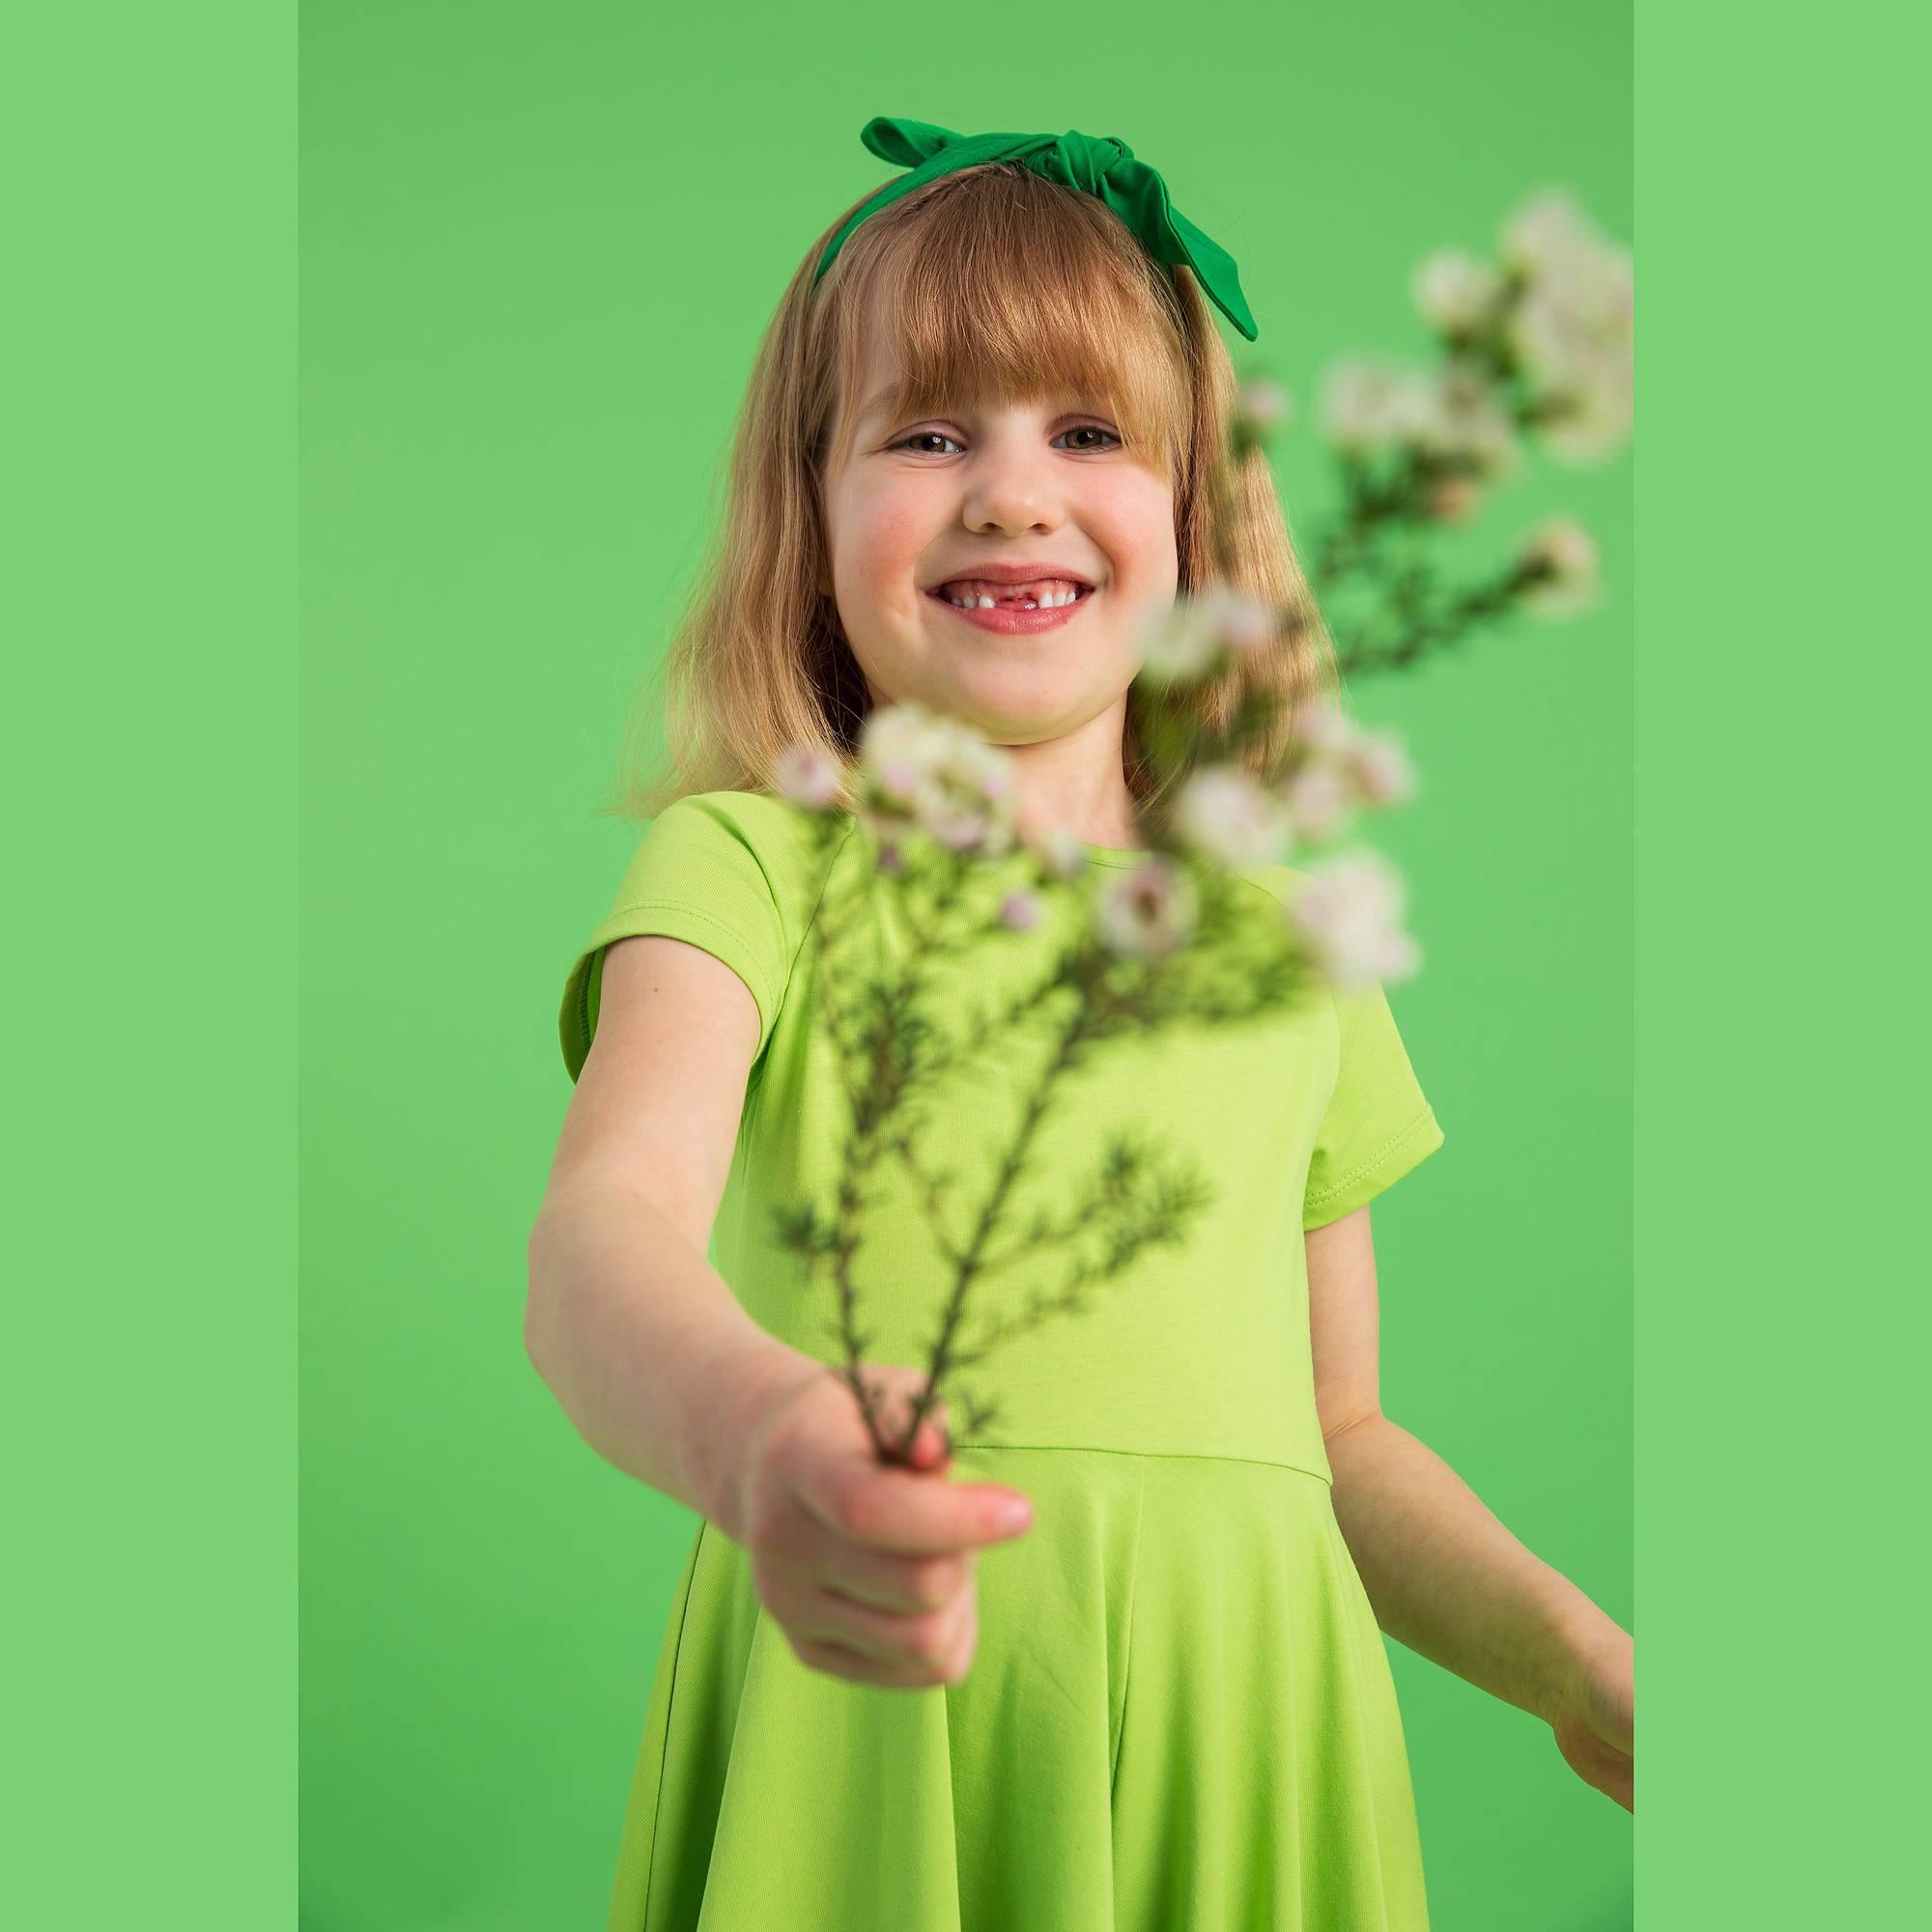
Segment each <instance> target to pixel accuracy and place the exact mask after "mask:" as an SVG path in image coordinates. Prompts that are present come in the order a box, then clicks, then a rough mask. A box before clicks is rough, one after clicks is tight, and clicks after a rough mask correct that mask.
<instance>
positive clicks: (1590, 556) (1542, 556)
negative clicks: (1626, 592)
mask: <svg viewBox="0 0 1932 1932" xmlns="http://www.w3.org/2000/svg"><path fill="white" fill-rule="evenodd" d="M1517 561H1518V566H1519V568H1520V569H1522V570H1525V571H1529V572H1533V573H1534V575H1533V576H1532V577H1531V579H1530V581H1528V582H1525V583H1524V584H1523V585H1522V586H1521V587H1520V589H1519V590H1518V592H1517V602H1518V603H1519V604H1520V606H1521V607H1522V608H1523V609H1524V610H1526V611H1534V612H1535V613H1536V614H1537V615H1538V616H1544V617H1564V616H1570V615H1572V614H1574V613H1575V612H1577V611H1587V610H1588V609H1589V608H1590V607H1591V606H1592V605H1593V604H1595V603H1596V601H1597V594H1598V589H1599V580H1598V555H1597V546H1596V543H1595V542H1594V540H1593V539H1592V538H1591V536H1590V533H1589V531H1587V530H1586V529H1584V528H1583V526H1581V525H1580V524H1577V523H1574V522H1572V521H1571V520H1570V519H1569V518H1567V517H1555V518H1551V519H1550V520H1549V521H1548V522H1547V523H1543V524H1540V525H1538V526H1537V527H1536V528H1535V529H1533V530H1531V531H1530V532H1529V533H1528V535H1527V536H1526V537H1524V539H1523V542H1522V545H1521V548H1520V550H1519V551H1518V553H1517Z"/></svg>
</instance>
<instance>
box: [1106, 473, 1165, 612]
mask: <svg viewBox="0 0 1932 1932" xmlns="http://www.w3.org/2000/svg"><path fill="white" fill-rule="evenodd" d="M1091 513H1092V515H1093V517H1094V524H1095V534H1096V536H1098V537H1099V540H1100V541H1101V542H1102V543H1104V544H1105V545H1106V547H1107V549H1108V551H1109V552H1110V553H1111V554H1112V555H1113V557H1114V561H1115V567H1116V568H1117V569H1118V570H1119V571H1120V573H1121V575H1122V577H1128V578H1131V580H1132V581H1133V582H1135V583H1136V584H1137V585H1138V586H1139V587H1140V588H1142V589H1145V590H1150V591H1160V590H1170V591H1171V590H1172V589H1173V588H1174V586H1175V584H1176V582H1177V581H1178V579H1179V568H1180V557H1179V550H1178V549H1177V548H1176V545H1175V540H1174V494H1173V492H1172V491H1171V490H1170V489H1169V488H1168V486H1167V485H1166V484H1165V483H1164V482H1162V480H1161V479H1160V478H1159V477H1158V476H1150V475H1149V474H1148V473H1147V472H1146V471H1145V470H1135V471H1133V472H1132V473H1131V474H1129V473H1127V472H1124V471H1122V472H1121V473H1120V474H1119V476H1118V477H1117V478H1109V479H1108V488H1107V489H1106V491H1105V492H1103V493H1102V494H1101V495H1099V496H1097V497H1095V498H1094V502H1093V504H1092V512H1091Z"/></svg>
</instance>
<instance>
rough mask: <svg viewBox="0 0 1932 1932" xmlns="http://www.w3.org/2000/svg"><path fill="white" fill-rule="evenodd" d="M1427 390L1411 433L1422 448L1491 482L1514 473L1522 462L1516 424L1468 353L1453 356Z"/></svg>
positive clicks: (1486, 376) (1437, 372)
mask: <svg viewBox="0 0 1932 1932" xmlns="http://www.w3.org/2000/svg"><path fill="white" fill-rule="evenodd" d="M1426 394H1427V408H1426V410H1425V411H1424V412H1423V414H1422V416H1421V419H1420V421H1419V422H1418V423H1417V426H1416V431H1415V437H1414V440H1415V441H1416V443H1417V444H1418V445H1419V446H1420V447H1421V448H1423V449H1426V450H1428V451H1429V452H1430V454H1432V455H1434V456H1438V457H1449V458H1453V459H1457V460H1459V461H1462V462H1465V463H1467V464H1469V465H1470V466H1471V467H1472V468H1473V469H1475V471H1476V473H1477V474H1478V475H1480V476H1483V477H1486V478H1489V479H1490V480H1492V481H1500V480H1502V479H1504V478H1506V477H1508V476H1510V475H1512V474H1514V473H1515V471H1516V469H1517V468H1518V466H1519V463H1520V445H1519V443H1518V440H1517V433H1516V424H1515V423H1514V422H1513V421H1512V420H1511V417H1510V413H1509V412H1508V410H1507V409H1506V408H1505V407H1504V405H1503V400H1502V397H1501V396H1500V395H1499V394H1498V392H1497V390H1496V386H1495V384H1493V383H1492V381H1491V380H1490V378H1489V376H1488V375H1487V374H1486V373H1485V372H1484V371H1483V370H1482V369H1481V368H1479V367H1478V366H1477V365H1476V364H1475V363H1473V362H1471V361H1469V360H1468V359H1467V358H1466V357H1463V356H1451V357H1450V358H1449V360H1448V361H1446V362H1445V363H1444V364H1443V365H1442V367H1441V368H1440V369H1439V370H1437V371H1436V373H1435V379H1434V381H1433V382H1431V383H1430V384H1429V385H1428V388H1427V391H1426Z"/></svg>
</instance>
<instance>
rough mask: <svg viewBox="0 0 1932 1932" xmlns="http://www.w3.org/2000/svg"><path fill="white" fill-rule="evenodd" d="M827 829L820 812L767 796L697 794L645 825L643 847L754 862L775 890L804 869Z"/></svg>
mask: <svg viewBox="0 0 1932 1932" xmlns="http://www.w3.org/2000/svg"><path fill="white" fill-rule="evenodd" d="M827 830H828V828H827V827H826V826H825V824H824V823H823V820H822V817H821V815H820V814H819V813H817V812H813V811H810V810H806V809H805V808H804V807H803V806H797V805H793V804H792V803H790V801H789V800H786V799H782V798H780V797H778V796H777V794H775V793H773V792H766V791H696V792H687V793H686V794H685V796H684V797H682V798H680V799H675V800H673V801H672V802H671V803H670V804H669V805H668V806H666V807H665V809H664V810H662V811H661V812H659V813H658V815H657V816H656V817H655V818H653V819H652V820H650V821H649V823H648V824H647V825H646V826H645V828H644V832H643V835H642V842H643V843H646V844H654V845H662V846H670V847H676V848H678V849H680V850H682V849H686V848H689V849H690V850H691V851H692V852H693V854H694V855H695V856H697V855H703V854H706V853H711V854H717V855H721V856H725V855H728V854H730V853H731V852H732V851H733V850H734V849H735V850H736V851H738V852H742V853H746V854H750V855H752V856H753V857H754V858H755V859H756V860H757V861H758V863H759V865H760V867H761V868H762V869H764V870H765V871H766V873H767V874H768V876H769V877H770V878H771V880H772V882H773V885H774V888H775V889H776V888H777V887H778V886H779V885H780V884H781V881H782V880H783V879H784V878H785V877H787V876H789V875H790V874H792V873H794V872H796V871H798V870H800V869H801V868H803V867H809V866H810V862H811V860H812V858H813V857H814V855H815V854H816V853H817V852H818V851H819V849H820V847H821V846H822V844H823V842H824V840H825V838H826V833H827Z"/></svg>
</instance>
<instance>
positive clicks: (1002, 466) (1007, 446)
mask: <svg viewBox="0 0 1932 1932" xmlns="http://www.w3.org/2000/svg"><path fill="white" fill-rule="evenodd" d="M1061 493H1062V484H1061V481H1060V479H1059V478H1058V477H1057V476H1056V474H1055V470H1054V465H1053V462H1052V457H1051V452H1049V451H1045V450H1039V449H1037V448H1031V447H1028V446H1027V445H1026V444H1025V442H1023V441H1017V440H1015V441H1008V442H1003V443H999V444H997V445H996V444H994V443H991V442H989V443H987V444H986V445H985V446H984V448H983V449H982V451H981V452H980V456H979V458H978V461H977V462H975V463H974V464H973V465H972V466H971V470H970V473H969V474H968V476H967V479H966V489H965V500H964V502H963V503H962V505H961V515H962V517H963V520H964V522H965V525H966V527H967V528H968V529H970V530H976V531H980V530H1001V531H1004V532H1005V533H1006V534H1007V535H1008V536H1024V535H1025V534H1026V533H1027V532H1028V531H1029V530H1050V529H1056V528H1058V527H1059V526H1060V523H1061V521H1062V518H1063V516H1064V509H1063V502H1062V494H1061Z"/></svg>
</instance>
